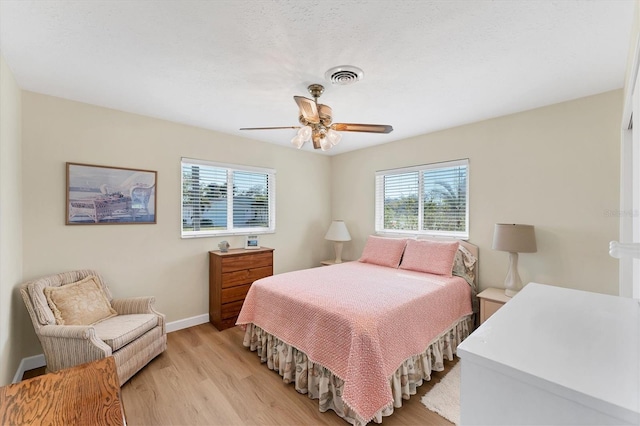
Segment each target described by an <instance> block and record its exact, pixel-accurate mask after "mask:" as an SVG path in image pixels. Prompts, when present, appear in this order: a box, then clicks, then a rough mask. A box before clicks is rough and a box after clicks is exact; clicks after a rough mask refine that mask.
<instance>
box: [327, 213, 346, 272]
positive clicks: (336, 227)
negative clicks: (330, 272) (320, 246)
mask: <svg viewBox="0 0 640 426" xmlns="http://www.w3.org/2000/svg"><path fill="white" fill-rule="evenodd" d="M324 239H325V240H329V241H333V247H334V249H335V251H336V261H335V263H342V243H343V242H344V241H351V234H349V230H348V229H347V225H345V224H344V222H343V221H342V220H334V221H333V222H331V226H330V227H329V230H328V231H327V234H326V235H325V236H324Z"/></svg>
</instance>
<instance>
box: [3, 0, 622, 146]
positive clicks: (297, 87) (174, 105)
mask: <svg viewBox="0 0 640 426" xmlns="http://www.w3.org/2000/svg"><path fill="white" fill-rule="evenodd" d="M634 6H635V2H634V0H603V1H600V0H590V1H586V0H583V1H571V0H562V1H548V0H528V1H525V0H512V1H483V0H479V1H443V0H438V1H427V0H424V1H408V0H405V1H379V0H340V1H327V0H325V1H306V0H294V1H266V0H265V1H235V0H232V1H224V0H214V1H168V0H165V1H138V0H136V1H134V0H130V1H125V0H122V1H115V0H113V1H97V0H91V1H90V0H87V1H56V0H48V1H22V0H21V1H7V0H0V52H1V53H2V55H3V56H4V58H5V61H6V62H7V63H8V65H9V67H10V68H11V70H12V72H13V73H14V76H15V78H16V80H17V82H18V84H19V86H20V87H21V88H22V89H25V90H30V91H34V92H39V93H44V94H49V95H53V96H59V97H62V98H67V99H72V100H77V101H81V102H86V103H90V104H95V105H100V106H104V107H109V108H115V109H119V110H123V111H128V112H133V113H138V114H143V115H148V116H152V117H158V118H163V119H166V120H171V121H176V122H181V123H186V124H190V125H194V126H199V127H204V128H208V129H213V130H217V131H220V132H224V133H229V134H235V135H240V136H243V137H247V138H252V139H257V140H261V141H265V142H270V143H276V144H282V145H286V146H291V144H290V140H291V138H292V137H293V136H294V135H295V130H265V131H251V132H248V131H242V132H241V131H239V130H238V129H239V128H241V127H261V126H295V125H297V124H298V122H297V116H298V109H297V106H296V104H295V102H294V101H293V95H302V96H307V97H310V96H309V94H308V92H307V90H306V87H307V85H309V84H310V83H321V84H324V85H325V87H326V89H325V93H324V95H323V96H322V97H321V98H320V101H321V102H322V103H326V104H328V105H330V106H331V107H332V108H333V117H334V121H336V122H355V123H381V124H391V125H393V127H394V131H393V132H392V133H390V134H388V135H372V134H366V133H352V132H348V133H347V132H345V133H343V138H342V142H340V144H339V145H338V146H336V147H334V148H333V149H332V150H331V151H329V152H328V153H329V154H337V153H341V152H347V151H350V150H354V149H360V148H364V147H366V146H371V145H376V144H381V143H387V142H392V141H395V140H399V139H404V138H407V137H411V136H415V135H418V134H423V133H429V132H433V131H436V130H441V129H444V128H448V127H453V126H457V125H461V124H464V123H470V122H474V121H479V120H483V119H487V118H491V117H496V116H501V115H505V114H509V113H513V112H517V111H523V110H527V109H531V108H535V107H540V106H544V105H549V104H553V103H557V102H561V101H565V100H569V99H575V98H579V97H583V96H588V95H592V94H596V93H601V92H604V91H608V90H613V89H618V88H621V87H623V85H624V73H625V68H626V59H627V53H628V46H629V42H630V36H631V25H632V17H633V13H634ZM345 64H348V65H355V66H358V67H360V68H362V69H363V70H364V73H365V74H364V78H363V79H362V81H360V82H358V83H356V84H354V85H349V86H336V85H331V84H330V83H329V82H327V81H326V80H325V79H324V73H325V71H326V70H328V69H329V68H331V67H334V66H337V65H345ZM176 143H180V141H176ZM292 149H294V148H292ZM302 149H304V150H313V148H312V146H310V144H305V146H304V147H303V148H302ZM317 152H320V151H319V150H318V151H317Z"/></svg>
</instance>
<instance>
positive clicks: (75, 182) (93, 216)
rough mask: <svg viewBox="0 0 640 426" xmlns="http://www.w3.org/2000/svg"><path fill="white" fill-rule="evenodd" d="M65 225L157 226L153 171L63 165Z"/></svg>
mask: <svg viewBox="0 0 640 426" xmlns="http://www.w3.org/2000/svg"><path fill="white" fill-rule="evenodd" d="M66 169H67V179H66V214H65V224H67V225H116V224H155V223H157V213H156V212H157V210H156V207H157V197H156V192H157V177H158V172H156V171H153V170H142V169H130V168H125V167H111V166H100V165H94V164H82V163H69V162H68V163H66Z"/></svg>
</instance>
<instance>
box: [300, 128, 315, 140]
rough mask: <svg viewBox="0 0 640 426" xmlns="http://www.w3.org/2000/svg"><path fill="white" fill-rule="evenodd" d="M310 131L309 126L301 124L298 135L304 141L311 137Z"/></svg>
mask: <svg viewBox="0 0 640 426" xmlns="http://www.w3.org/2000/svg"><path fill="white" fill-rule="evenodd" d="M311 133H312V130H311V126H303V127H301V128H300V130H298V136H300V137H301V138H302V140H304V141H305V142H306V141H308V140H309V139H311Z"/></svg>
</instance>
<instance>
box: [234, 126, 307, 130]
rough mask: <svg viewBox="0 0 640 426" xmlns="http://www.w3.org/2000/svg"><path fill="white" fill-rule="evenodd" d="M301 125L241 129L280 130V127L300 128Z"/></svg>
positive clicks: (244, 128)
mask: <svg viewBox="0 0 640 426" xmlns="http://www.w3.org/2000/svg"><path fill="white" fill-rule="evenodd" d="M299 128H300V126H284V127H243V128H242V129H240V130H279V129H299Z"/></svg>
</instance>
